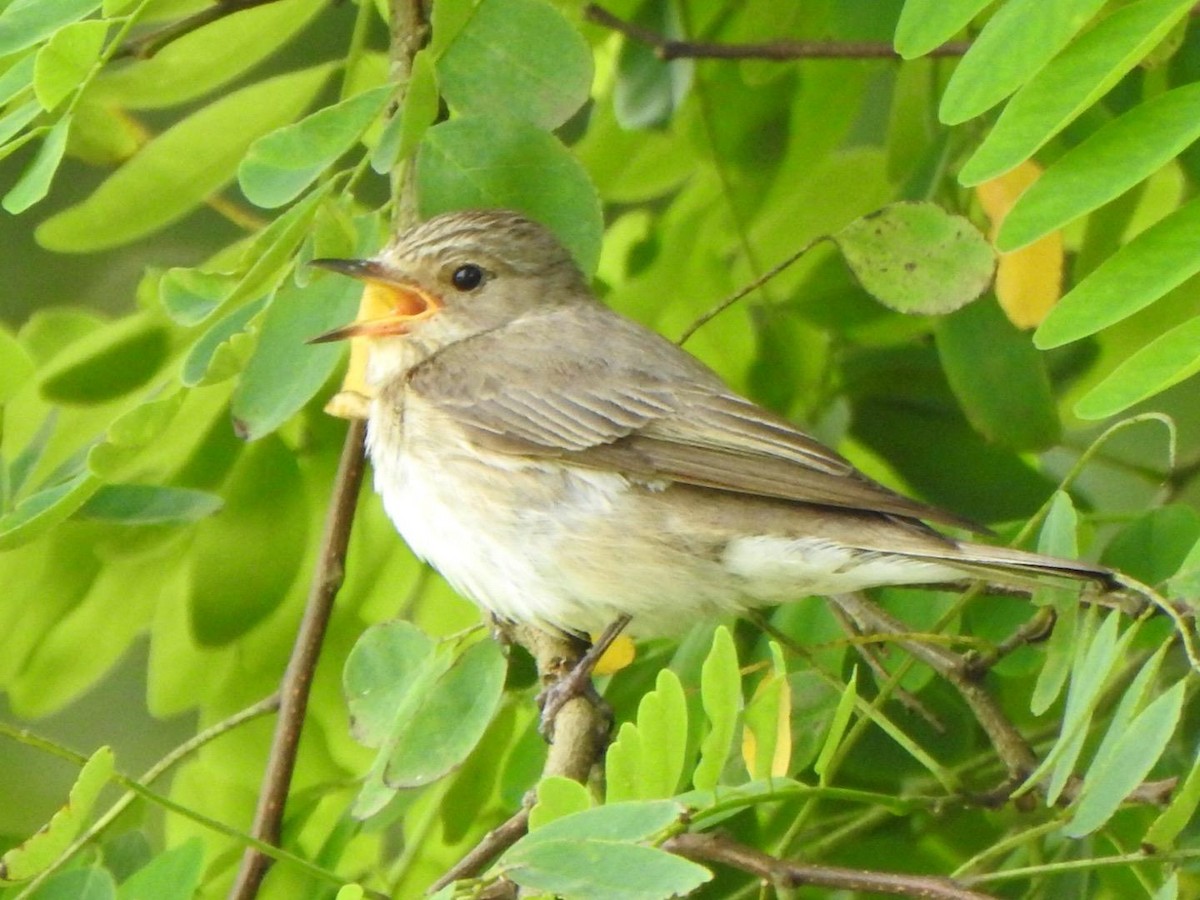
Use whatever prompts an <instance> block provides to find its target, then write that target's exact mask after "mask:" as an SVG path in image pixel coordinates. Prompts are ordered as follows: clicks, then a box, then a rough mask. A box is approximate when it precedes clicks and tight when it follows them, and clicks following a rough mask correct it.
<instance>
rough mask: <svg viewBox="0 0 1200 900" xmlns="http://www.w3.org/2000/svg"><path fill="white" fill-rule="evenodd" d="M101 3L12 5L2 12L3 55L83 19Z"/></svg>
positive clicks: (68, 0)
mask: <svg viewBox="0 0 1200 900" xmlns="http://www.w3.org/2000/svg"><path fill="white" fill-rule="evenodd" d="M99 5H100V0H37V2H28V3H10V4H8V6H6V7H5V9H4V12H2V13H0V56H6V55H7V54H9V53H13V52H14V51H17V50H21V49H23V48H25V47H29V46H32V45H33V44H36V43H37V42H38V41H40V40H41V39H42V38H44V37H48V36H49V35H51V34H53V33H54V32H56V31H58V29H60V28H62V27H63V26H64V25H66V24H68V23H70V22H74V21H75V20H76V19H82V18H83V17H84V16H86V15H87V14H88V13H90V12H91V11H92V10H94V9H95V8H96V7H98V6H99Z"/></svg>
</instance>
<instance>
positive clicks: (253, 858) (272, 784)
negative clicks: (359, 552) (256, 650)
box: [229, 420, 366, 900]
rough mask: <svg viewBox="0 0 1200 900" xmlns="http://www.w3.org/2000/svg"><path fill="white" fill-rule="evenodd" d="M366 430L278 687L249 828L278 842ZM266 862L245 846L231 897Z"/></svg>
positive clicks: (248, 886) (251, 890)
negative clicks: (268, 747) (276, 711)
mask: <svg viewBox="0 0 1200 900" xmlns="http://www.w3.org/2000/svg"><path fill="white" fill-rule="evenodd" d="M365 433H366V425H365V423H364V422H362V421H359V420H355V421H352V422H351V423H350V426H349V428H348V429H347V431H346V442H345V444H344V445H343V447H342V458H341V462H340V463H339V465H338V473H337V478H336V480H335V481H334V488H333V502H332V505H331V506H330V509H329V514H328V516H327V517H326V519H325V533H324V535H323V537H322V539H321V553H320V556H319V558H318V561H317V570H316V573H315V575H314V577H313V582H312V586H311V588H310V589H309V593H308V601H307V603H306V605H305V609H304V617H303V619H301V621H300V631H299V633H298V634H297V636H296V643H295V645H294V646H293V647H292V656H291V659H289V660H288V666H287V671H286V672H285V673H284V676H283V683H282V685H281V687H280V705H279V719H278V720H277V722H276V724H275V736H274V738H273V739H272V741H271V752H270V756H269V758H268V760H267V771H266V774H265V775H264V777H263V786H262V789H261V791H260V793H259V797H258V809H257V810H255V813H254V823H253V825H252V826H251V831H250V833H251V834H252V835H253V836H254V837H256V838H258V839H259V840H261V841H265V842H266V843H268V844H278V843H279V836H280V830H281V823H282V822H283V811H284V804H285V802H286V800H287V794H288V788H289V787H290V785H291V782H292V772H293V770H294V769H295V766H296V751H297V749H298V747H299V745H300V733H301V730H302V729H303V727H304V713H305V711H306V710H307V708H308V695H309V691H310V689H311V688H312V681H313V672H314V670H315V669H316V667H317V660H318V659H319V658H320V655H321V644H322V641H323V639H324V636H325V627H326V625H327V624H328V623H329V615H330V611H331V610H332V608H333V600H334V597H336V596H337V592H338V589H339V588H340V587H341V586H342V579H343V576H344V574H345V563H346V547H347V546H348V544H349V542H350V528H351V526H352V525H353V523H354V509H355V506H356V504H357V502H358V490H359V487H360V485H361V484H362V476H363V437H364V435H365ZM270 865H271V860H270V859H269V858H268V857H267V856H265V855H264V854H263V853H261V852H259V851H258V850H256V849H254V848H253V847H250V848H247V849H246V852H245V853H244V854H243V856H242V864H241V868H240V870H239V871H238V876H237V879H236V880H235V881H234V884H233V887H232V888H231V890H230V892H229V897H230V900H249V898H251V897H254V896H255V895H256V894H257V893H258V889H259V886H260V885H261V884H262V880H263V877H264V876H265V875H266V874H267V869H268V868H269V867H270Z"/></svg>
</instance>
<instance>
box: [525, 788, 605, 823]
mask: <svg viewBox="0 0 1200 900" xmlns="http://www.w3.org/2000/svg"><path fill="white" fill-rule="evenodd" d="M591 808H592V798H591V794H589V793H588V789H587V788H586V787H584V786H583V785H582V784H580V783H579V782H578V781H575V780H574V779H572V778H566V777H564V776H562V775H547V776H546V777H545V778H543V779H542V780H541V781H539V782H538V786H537V803H535V804H534V805H533V808H532V809H531V810H529V830H530V831H537V830H538V829H539V828H542V827H544V826H546V825H549V824H550V823H551V822H553V821H554V820H555V819H561V818H562V817H563V816H569V815H574V814H575V813H578V812H583V811H584V810H587V809H591Z"/></svg>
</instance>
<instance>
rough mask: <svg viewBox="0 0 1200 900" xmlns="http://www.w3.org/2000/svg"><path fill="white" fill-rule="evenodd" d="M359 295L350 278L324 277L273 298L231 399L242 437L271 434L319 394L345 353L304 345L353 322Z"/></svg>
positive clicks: (326, 346)
mask: <svg viewBox="0 0 1200 900" xmlns="http://www.w3.org/2000/svg"><path fill="white" fill-rule="evenodd" d="M361 293H362V288H361V286H360V285H358V284H357V283H355V282H353V281H350V280H349V279H347V278H331V277H324V278H321V279H320V280H319V281H317V282H316V283H315V284H313V285H312V286H310V287H308V288H305V289H304V290H301V289H299V288H291V289H288V290H284V291H280V292H279V293H278V294H276V295H275V298H274V299H273V300H272V301H271V305H270V306H269V307H267V312H266V314H265V315H264V316H263V319H262V324H261V326H260V329H259V335H258V343H257V344H256V345H255V348H254V353H253V355H252V356H251V357H250V359H249V361H248V362H247V363H246V368H245V369H244V370H243V371H242V377H241V378H240V379H239V381H238V386H237V389H236V390H235V391H234V393H233V401H232V407H231V412H232V414H233V421H234V429H235V430H236V431H237V433H238V436H239V437H241V438H242V439H243V440H247V441H254V440H258V439H259V438H261V437H263V436H264V435H266V434H269V433H271V432H272V431H274V430H275V429H276V428H278V427H279V426H280V425H282V424H283V423H284V422H286V421H287V420H288V419H290V418H291V417H292V416H293V415H294V414H295V413H296V412H298V411H299V410H300V409H301V408H302V407H303V406H304V404H306V403H307V402H308V401H309V400H311V399H312V397H313V395H314V394H316V392H317V391H318V390H320V388H321V386H322V385H323V384H325V382H326V381H327V380H328V378H329V376H330V374H331V373H332V372H333V370H334V369H335V368H336V367H337V365H338V362H339V361H340V360H341V359H342V355H343V352H344V348H342V347H339V346H338V345H337V344H315V345H308V344H306V343H305V342H306V341H307V340H308V339H309V338H312V337H315V336H316V335H318V334H321V333H323V332H326V331H328V330H330V329H331V328H333V327H335V326H337V325H341V324H344V323H346V322H349V321H350V320H351V319H352V318H354V310H355V307H356V305H357V302H358V297H359V295H360V294H361Z"/></svg>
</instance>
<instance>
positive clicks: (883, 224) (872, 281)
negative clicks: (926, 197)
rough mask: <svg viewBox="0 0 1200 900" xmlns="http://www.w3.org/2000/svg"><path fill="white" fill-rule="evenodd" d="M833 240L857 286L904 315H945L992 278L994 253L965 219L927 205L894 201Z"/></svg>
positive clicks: (854, 224) (839, 233) (852, 224)
mask: <svg viewBox="0 0 1200 900" xmlns="http://www.w3.org/2000/svg"><path fill="white" fill-rule="evenodd" d="M833 241H834V242H835V243H836V244H837V245H838V247H839V248H840V249H841V251H842V254H843V256H845V258H846V263H847V264H848V265H849V266H850V269H851V271H853V272H854V274H855V276H856V277H857V278H858V280H859V282H860V283H861V284H862V286H863V288H864V289H866V290H867V291H868V292H869V293H870V294H871V295H872V296H873V297H875V299H877V300H878V301H879V302H880V303H883V304H884V305H885V306H889V307H891V308H892V309H895V310H897V311H899V312H905V313H946V312H951V311H953V310H956V309H958V308H959V307H961V306H964V305H966V304H967V303H970V302H971V301H972V300H974V299H975V298H976V297H978V296H979V295H980V294H982V293H983V292H984V291H985V290H986V289H987V286H988V284H989V283H990V282H991V280H992V272H993V270H994V269H995V265H996V257H995V254H994V253H993V252H992V248H991V246H990V245H989V244H988V242H987V241H986V240H984V238H983V235H981V234H980V233H979V232H978V231H977V230H976V229H975V226H973V225H972V224H971V223H970V222H968V221H967V220H966V219H964V218H963V217H962V216H954V215H950V214H949V213H947V212H946V211H945V210H943V209H941V208H940V207H938V206H935V205H934V204H932V203H894V204H892V205H891V206H885V207H884V208H883V209H881V210H879V211H878V212H876V213H872V214H871V215H869V216H863V217H862V218H861V219H856V220H855V221H853V222H851V223H850V224H849V225H847V226H846V227H845V228H843V229H842V230H841V231H839V232H837V234H835V235H833Z"/></svg>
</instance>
